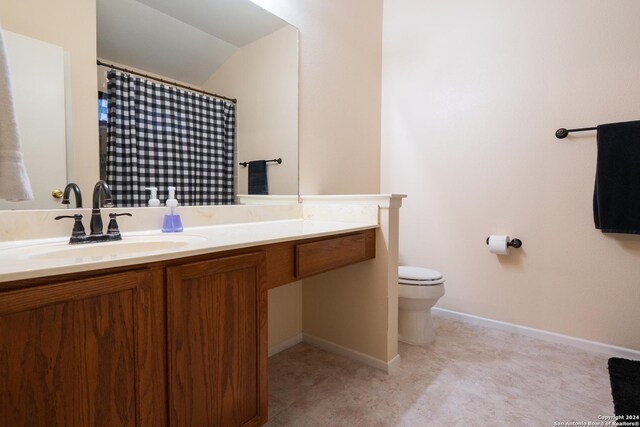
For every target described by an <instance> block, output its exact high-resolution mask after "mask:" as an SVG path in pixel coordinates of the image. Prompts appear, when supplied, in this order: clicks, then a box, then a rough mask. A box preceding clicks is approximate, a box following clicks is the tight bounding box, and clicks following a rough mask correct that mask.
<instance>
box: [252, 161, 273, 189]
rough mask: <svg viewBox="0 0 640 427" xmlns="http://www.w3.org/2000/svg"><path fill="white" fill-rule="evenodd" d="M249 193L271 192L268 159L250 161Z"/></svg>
mask: <svg viewBox="0 0 640 427" xmlns="http://www.w3.org/2000/svg"><path fill="white" fill-rule="evenodd" d="M249 194H269V184H268V182H267V161H266V160H253V161H251V162H249Z"/></svg>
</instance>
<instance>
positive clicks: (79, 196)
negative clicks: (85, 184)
mask: <svg viewBox="0 0 640 427" xmlns="http://www.w3.org/2000/svg"><path fill="white" fill-rule="evenodd" d="M71 190H73V194H74V195H75V196H76V208H81V207H82V193H81V192H80V187H78V184H76V183H73V182H70V183H68V184H67V186H66V187H64V194H63V195H62V204H63V205H68V204H70V202H69V196H70V195H71Z"/></svg>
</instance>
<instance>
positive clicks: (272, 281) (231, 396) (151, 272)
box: [0, 230, 375, 427]
mask: <svg viewBox="0 0 640 427" xmlns="http://www.w3.org/2000/svg"><path fill="white" fill-rule="evenodd" d="M374 257H375V230H365V231H360V232H356V233H346V234H343V235H338V236H330V237H324V238H323V237H320V238H314V239H305V240H298V241H288V242H281V243H274V244H270V245H263V246H257V247H253V248H244V249H238V250H231V251H227V252H218V253H212V254H204V255H198V256H195V257H191V258H182V259H173V260H168V261H162V262H154V263H150V264H147V265H144V266H141V265H137V266H124V267H117V268H114V269H111V270H101V271H91V272H79V273H73V274H69V275H65V276H58V277H42V278H37V279H33V280H22V281H16V282H5V283H0V427H4V426H11V427H13V426H27V425H28V426H47V427H49V426H149V427H162V426H167V425H171V426H255V425H262V424H264V423H265V422H266V421H267V352H268V349H267V293H268V289H270V288H273V287H277V286H281V285H284V284H286V283H290V282H293V281H295V280H299V279H300V278H302V277H307V276H310V275H312V274H317V273H319V272H322V271H327V270H330V269H332V268H337V267H341V266H344V265H347V264H352V263H355V262H360V261H363V260H366V259H371V258H374Z"/></svg>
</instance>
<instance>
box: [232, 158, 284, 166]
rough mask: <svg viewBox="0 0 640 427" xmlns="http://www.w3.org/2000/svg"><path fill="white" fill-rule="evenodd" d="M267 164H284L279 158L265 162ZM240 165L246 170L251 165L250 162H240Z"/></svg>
mask: <svg viewBox="0 0 640 427" xmlns="http://www.w3.org/2000/svg"><path fill="white" fill-rule="evenodd" d="M265 162H267V163H272V162H275V163H277V164H279V165H280V164H282V159H281V158H277V159H271V160H265ZM239 165H240V166H242V167H243V168H246V167H247V166H248V165H249V162H240V163H239Z"/></svg>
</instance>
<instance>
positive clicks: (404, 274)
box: [398, 265, 442, 282]
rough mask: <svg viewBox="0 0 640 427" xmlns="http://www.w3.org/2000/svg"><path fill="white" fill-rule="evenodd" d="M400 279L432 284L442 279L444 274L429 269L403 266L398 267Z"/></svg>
mask: <svg viewBox="0 0 640 427" xmlns="http://www.w3.org/2000/svg"><path fill="white" fill-rule="evenodd" d="M398 278H400V279H407V280H413V281H416V282H423V281H424V282H432V281H436V280H440V279H442V274H441V273H439V272H438V271H435V270H430V269H428V268H421V267H408V266H405V265H401V266H400V267H398Z"/></svg>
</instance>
